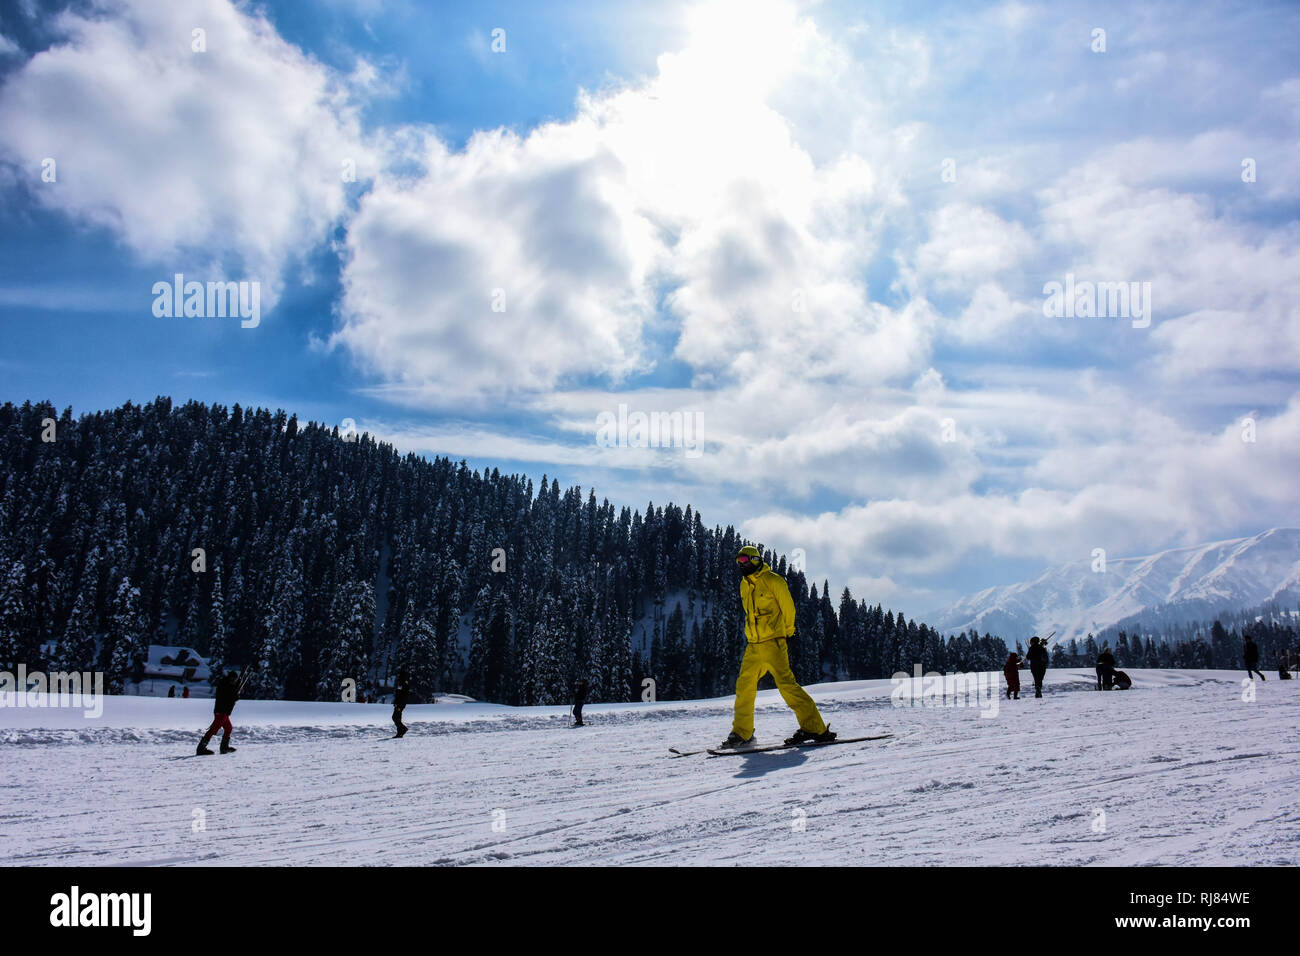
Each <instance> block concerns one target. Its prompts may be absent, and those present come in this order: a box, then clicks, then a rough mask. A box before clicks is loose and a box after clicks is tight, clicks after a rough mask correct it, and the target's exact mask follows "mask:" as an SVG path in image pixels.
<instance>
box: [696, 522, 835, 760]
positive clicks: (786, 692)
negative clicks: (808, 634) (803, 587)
mask: <svg viewBox="0 0 1300 956" xmlns="http://www.w3.org/2000/svg"><path fill="white" fill-rule="evenodd" d="M736 567H737V568H738V569H739V570H740V573H741V578H740V603H741V605H743V607H744V609H745V640H746V642H747V643H746V645H745V656H744V658H742V659H741V662H740V676H739V677H737V678H736V713H735V720H734V722H733V723H732V726H731V735H730V736H729V737H727V739H726V740H725V741H723V743H722V746H723V747H740V748H743V747H745V746H746V745H748V744H749V743H751V742H752V741H753V738H754V697H755V695H757V693H758V681H759V678H761V677H762V676H763V675H764V674H767V673H770V674H771V675H772V677H773V679H774V680H775V681H776V687H777V690H779V691H780V692H781V697H782V699H784V700H785V702H786V704H787V705H788V706H789V707H790V709H791V710H793V711H794V714H795V716H796V717H797V718H798V719H799V729H798V730H797V731H795V734H794V736H793V737H791V738H789V739H788V740H786V743H787V744H791V745H794V744H802V743H809V742H821V743H824V742H826V741H830V740H834V739H835V734H834V733H833V732H831V731H830V730H828V729H827V727H826V721H824V720H822V715H821V714H820V713H819V712H818V710H817V705H816V704H815V703H813V699H812V698H811V697H809V696H808V692H807V691H805V690H804V689H803V688H802V687H800V686H799V682H798V681H796V680H795V679H794V673H793V672H792V671H791V670H790V655H789V652H788V651H787V650H786V644H785V642H786V638H789V637H791V636H793V635H794V601H793V600H792V599H791V597H790V588H789V587H787V586H786V583H785V578H783V577H781V575H779V574H777V573H776V572H775V571H773V570H772V569H771V568H770V567H768V566H767V565H766V564H764V563H763V556H762V555H761V554H759V553H758V549H757V548H755V547H752V546H750V545H746V546H745V547H743V548H741V549H740V552H739V553H738V554H737V555H736Z"/></svg>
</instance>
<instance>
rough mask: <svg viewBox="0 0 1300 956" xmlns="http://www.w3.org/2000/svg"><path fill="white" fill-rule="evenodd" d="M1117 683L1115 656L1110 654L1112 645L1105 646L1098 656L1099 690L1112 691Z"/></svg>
mask: <svg viewBox="0 0 1300 956" xmlns="http://www.w3.org/2000/svg"><path fill="white" fill-rule="evenodd" d="M1114 681H1115V655H1114V654H1112V653H1111V652H1110V645H1109V644H1103V645H1102V648H1101V653H1100V654H1098V655H1097V690H1110V689H1111V684H1113V683H1114Z"/></svg>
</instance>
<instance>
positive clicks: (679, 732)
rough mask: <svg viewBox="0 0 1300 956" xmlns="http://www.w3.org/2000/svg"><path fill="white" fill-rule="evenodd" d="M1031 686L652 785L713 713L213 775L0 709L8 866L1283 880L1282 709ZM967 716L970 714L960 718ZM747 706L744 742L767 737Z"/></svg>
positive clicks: (338, 749) (477, 717)
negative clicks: (1047, 872) (992, 872)
mask: <svg viewBox="0 0 1300 956" xmlns="http://www.w3.org/2000/svg"><path fill="white" fill-rule="evenodd" d="M1129 673H1130V674H1132V675H1133V677H1134V679H1135V687H1134V689H1133V690H1131V691H1128V692H1123V693H1121V692H1112V693H1098V692H1096V691H1095V690H1092V689H1091V688H1092V687H1093V686H1094V675H1093V673H1092V672H1091V670H1087V671H1082V670H1080V671H1070V670H1060V671H1058V670H1052V671H1049V672H1048V684H1047V693H1046V695H1045V696H1044V698H1043V699H1041V700H1034V699H1032V698H1026V699H1023V700H1019V701H1006V700H999V701H998V704H999V706H998V708H997V712H996V714H993V715H990V716H981V711H980V710H979V709H975V708H965V707H946V708H945V707H894V706H891V701H890V691H891V684H890V682H889V681H864V682H857V683H851V684H827V685H821V686H816V687H812V688H810V690H811V691H812V693H813V695H814V696H815V697H816V698H817V700H818V703H819V705H820V706H821V708H822V711H823V713H824V714H825V715H826V718H827V720H828V721H830V723H831V724H832V726H834V727H836V728H837V729H839V730H840V731H841V732H842V733H844V734H845V735H850V734H852V735H857V734H869V733H879V732H881V731H888V732H892V733H893V734H894V737H893V738H891V739H889V740H883V741H877V742H874V743H867V744H846V745H843V746H838V747H828V748H823V749H819V750H813V751H795V752H777V753H764V754H751V755H746V756H727V757H717V758H711V757H706V756H703V755H699V756H692V757H684V758H680V759H675V758H670V757H669V756H668V754H667V747H669V746H670V745H675V744H686V745H697V744H710V743H713V742H716V741H718V740H720V739H721V738H722V737H723V736H724V735H725V734H726V732H727V730H728V729H729V727H730V720H731V701H730V700H729V699H721V700H705V701H690V702H679V703H663V704H621V705H592V706H589V707H588V709H587V713H586V716H587V718H588V725H587V726H586V727H584V728H582V729H570V728H569V727H568V723H569V720H568V716H567V714H566V712H565V708H562V707H549V708H547V707H543V708H509V707H500V706H495V705H487V704H475V703H469V702H460V703H455V704H442V703H439V704H435V705H428V706H422V707H411V708H408V710H407V721H408V723H409V724H410V725H411V727H412V730H411V733H410V734H409V735H408V736H406V737H405V738H403V739H402V740H391V739H389V733H390V725H389V724H388V723H387V721H388V716H389V713H390V711H389V709H388V708H386V707H383V706H380V705H365V704H347V705H344V704H297V703H284V702H261V701H245V702H241V703H240V704H239V706H238V708H236V710H235V714H234V717H235V723H236V739H235V742H236V744H237V745H238V747H239V751H238V752H237V753H235V754H232V755H229V756H220V755H216V756H211V757H194V758H188V759H174V758H176V757H178V756H180V755H185V754H189V753H192V752H193V747H194V743H195V739H196V737H197V735H198V732H199V730H200V729H201V728H202V726H203V725H204V724H205V723H206V722H207V718H208V716H209V714H210V712H211V705H210V704H208V706H206V707H205V706H203V704H204V702H203V701H175V700H166V699H162V700H160V699H157V698H148V699H143V698H135V699H133V698H110V699H109V700H107V701H106V704H107V706H106V708H105V710H104V715H103V718H102V719H100V720H98V721H88V720H85V719H84V718H82V717H80V716H79V712H72V711H64V712H58V711H54V710H41V709H18V708H12V707H5V708H0V760H3V761H4V766H5V768H6V773H5V779H4V781H3V783H2V784H0V786H3V788H4V789H3V792H4V797H3V806H4V810H3V820H4V825H3V826H0V859H4V860H5V862H6V863H8V864H10V865H43V864H73V865H99V866H103V865H114V864H129V865H148V864H195V865H292V866H297V865H329V866H338V865H429V864H500V863H506V864H599V865H615V864H660V865H698V864H716V865H730V866H742V865H743V866H750V865H807V864H887V865H953V864H955V865H971V864H976V865H979V864H1005V865H1025V864H1034V865H1043V864H1059V865H1083V864H1107V865H1117V866H1130V865H1142V864H1161V865H1205V864H1222V865H1234V866H1239V865H1286V866H1294V865H1296V864H1297V863H1300V824H1298V821H1297V817H1296V809H1295V800H1294V794H1295V793H1296V791H1297V788H1300V761H1297V759H1296V757H1297V754H1298V751H1300V748H1298V747H1297V744H1296V741H1295V735H1294V728H1295V726H1296V724H1297V718H1300V681H1286V682H1280V681H1273V680H1269V681H1268V682H1267V683H1265V684H1260V685H1259V686H1258V687H1257V688H1256V690H1257V697H1256V699H1254V700H1249V701H1248V700H1245V699H1243V689H1242V686H1241V682H1240V677H1241V675H1240V674H1236V673H1229V672H1222V671H1181V672H1180V671H1141V670H1131V671H1129ZM984 713H989V711H988V710H987V709H986V710H985V711H984ZM793 726H794V725H793V721H792V719H791V716H790V713H789V711H788V710H786V708H785V706H784V705H783V704H782V703H781V701H780V699H779V698H778V697H777V695H776V692H775V691H770V692H764V693H762V694H760V695H759V709H758V713H757V727H758V734H759V735H760V736H761V737H763V738H765V739H768V740H772V739H775V738H777V737H779V736H782V735H784V734H785V733H788V732H789V731H790V730H792V729H793Z"/></svg>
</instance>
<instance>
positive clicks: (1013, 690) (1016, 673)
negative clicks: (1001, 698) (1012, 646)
mask: <svg viewBox="0 0 1300 956" xmlns="http://www.w3.org/2000/svg"><path fill="white" fill-rule="evenodd" d="M1024 666H1025V663H1024V661H1022V660H1021V659H1020V655H1019V654H1017V653H1016V652H1015V651H1012V652H1011V653H1010V654H1008V655H1007V662H1006V663H1005V664H1003V665H1002V675H1003V676H1004V677H1005V678H1006V679H1007V700H1011V695H1012V694H1015V695H1016V700H1019V699H1020V668H1022V667H1024Z"/></svg>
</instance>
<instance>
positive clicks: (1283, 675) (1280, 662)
mask: <svg viewBox="0 0 1300 956" xmlns="http://www.w3.org/2000/svg"><path fill="white" fill-rule="evenodd" d="M1277 679H1278V680H1290V679H1291V671H1290V669H1289V668H1288V667H1287V666H1286V651H1282V652H1281V653H1280V654H1278V655H1277Z"/></svg>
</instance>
